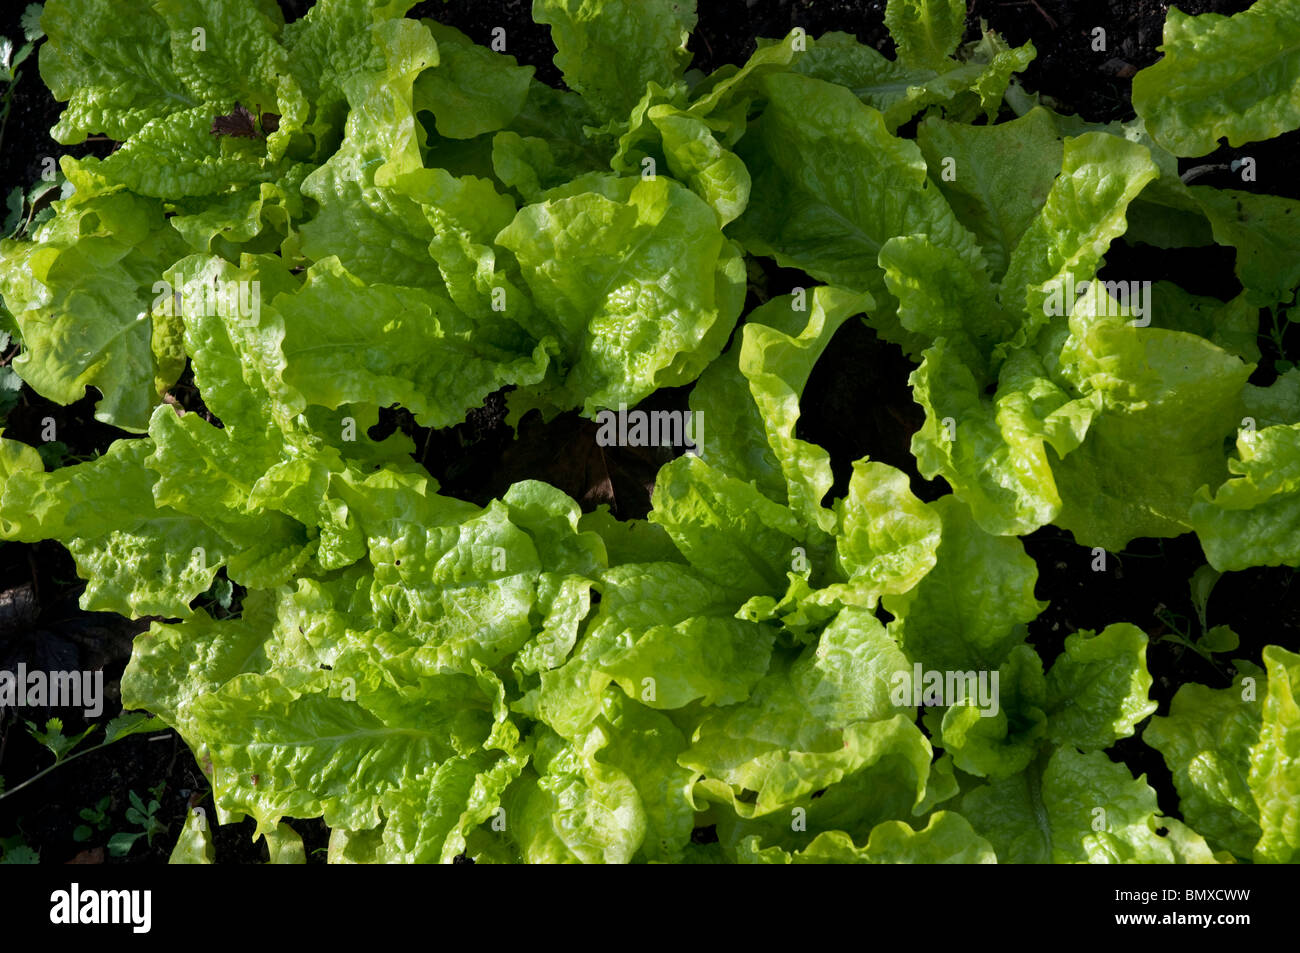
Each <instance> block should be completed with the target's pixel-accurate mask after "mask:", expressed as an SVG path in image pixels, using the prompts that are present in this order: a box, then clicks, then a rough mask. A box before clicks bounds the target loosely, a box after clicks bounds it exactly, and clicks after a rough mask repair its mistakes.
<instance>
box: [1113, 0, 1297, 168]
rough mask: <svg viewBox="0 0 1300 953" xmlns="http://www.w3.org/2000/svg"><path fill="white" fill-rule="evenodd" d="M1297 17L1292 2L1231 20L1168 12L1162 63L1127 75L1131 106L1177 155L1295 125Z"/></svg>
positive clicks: (1256, 7)
mask: <svg viewBox="0 0 1300 953" xmlns="http://www.w3.org/2000/svg"><path fill="white" fill-rule="evenodd" d="M1298 48H1300V19H1297V17H1296V10H1295V4H1294V2H1293V0H1259V2H1258V3H1255V4H1253V5H1252V6H1251V7H1250V9H1248V10H1243V11H1242V12H1241V13H1238V14H1236V15H1235V16H1223V15H1222V14H1218V13H1206V14H1202V15H1201V16H1194V17H1193V16H1188V15H1187V14H1185V13H1183V12H1182V11H1181V10H1179V9H1178V8H1177V7H1171V8H1170V10H1169V15H1168V17H1167V18H1166V19H1165V33H1164V45H1163V46H1161V47H1160V49H1161V50H1162V51H1163V52H1164V54H1165V55H1164V58H1163V59H1161V60H1160V61H1159V62H1158V63H1156V64H1155V65H1154V66H1149V67H1147V68H1146V69H1144V70H1142V71H1141V72H1140V73H1138V74H1137V75H1136V76H1134V77H1133V107H1134V109H1136V110H1137V114H1138V115H1139V116H1141V117H1142V119H1143V120H1144V121H1145V122H1146V124H1147V128H1148V129H1150V130H1151V135H1152V136H1153V137H1154V138H1155V140H1156V141H1157V142H1159V143H1160V144H1161V145H1162V146H1164V147H1165V148H1166V149H1169V150H1170V151H1171V152H1173V153H1174V154H1175V155H1180V156H1201V155H1205V154H1206V153H1208V152H1213V151H1214V150H1215V148H1216V147H1217V146H1218V143H1219V140H1220V139H1222V138H1225V137H1226V138H1227V140H1228V144H1229V145H1232V146H1240V145H1243V144H1245V143H1247V142H1254V141H1257V140H1260V139H1272V138H1273V137H1274V136H1277V135H1281V134H1282V133H1284V132H1287V131H1289V130H1291V129H1295V128H1297V127H1300V104H1297V103H1296V102H1295V97H1294V95H1293V93H1294V91H1295V86H1296V83H1297V82H1300V52H1297V49H1298Z"/></svg>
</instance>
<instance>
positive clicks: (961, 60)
mask: <svg viewBox="0 0 1300 953" xmlns="http://www.w3.org/2000/svg"><path fill="white" fill-rule="evenodd" d="M695 6H696V5H695V4H693V3H690V2H687V0H673V2H670V0H645V2H637V3H633V2H631V0H627V2H623V0H607V2H605V3H603V4H588V5H586V6H585V7H583V8H582V9H583V10H590V9H593V8H597V7H599V8H602V12H601V14H600V15H598V16H596V17H594V18H592V19H584V16H583V14H582V13H581V12H579V7H580V5H579V4H578V3H577V2H576V0H538V2H537V3H535V4H534V3H525V2H522V0H495V2H475V3H469V2H449V3H446V4H444V3H441V2H430V3H421V4H417V5H414V6H413V7H411V8H410V10H409V11H407V12H406V15H405V16H404V17H403V16H402V15H401V14H402V11H397V12H395V13H394V12H392V11H389V12H387V13H385V12H381V11H372V10H371V9H370V7H369V5H367V4H365V3H362V2H360V0H335V2H326V3H321V4H317V5H315V6H313V5H311V4H309V3H305V2H296V0H295V2H290V0H283V2H281V3H280V4H279V6H278V9H277V8H276V6H275V5H273V4H270V3H257V4H236V3H234V2H228V0H205V2H204V3H200V4H198V5H196V6H194V9H193V10H184V11H182V10H181V9H180V8H179V7H178V6H174V5H166V4H164V5H162V8H161V9H159V10H156V11H155V10H153V9H146V10H144V11H143V12H141V13H140V14H139V16H138V17H136V18H134V19H132V20H130V21H129V22H128V21H122V22H117V21H116V20H115V19H114V17H113V16H112V13H111V10H112V8H111V4H109V3H108V2H107V0H50V3H49V4H48V5H47V9H46V10H45V12H44V15H43V16H42V17H41V19H40V20H39V29H38V26H37V24H38V21H37V20H36V19H35V16H34V15H32V14H29V15H28V16H27V18H26V19H25V20H24V21H19V19H18V18H17V16H16V15H15V16H14V17H13V18H12V19H11V20H10V21H8V22H6V23H5V34H4V35H7V36H11V37H17V36H21V35H23V30H24V29H27V30H28V31H29V35H30V36H31V37H32V41H31V42H33V43H34V44H37V45H36V47H35V53H33V54H32V56H31V58H28V59H27V60H26V61H25V63H24V64H23V65H22V66H21V70H22V72H23V74H24V75H23V76H21V77H20V78H19V79H18V80H17V81H15V82H14V83H12V84H11V86H10V89H9V100H8V103H9V105H8V113H7V115H8V117H9V118H8V122H7V125H6V127H5V130H4V133H3V136H4V139H3V145H4V147H5V148H4V149H3V150H0V155H3V164H2V165H0V183H4V184H5V185H6V186H7V187H6V190H5V191H6V194H10V189H11V188H12V189H13V190H15V191H14V192H13V194H12V196H11V198H10V203H11V205H10V209H11V214H10V219H9V222H8V224H7V225H6V229H7V232H6V234H7V235H8V236H9V237H8V238H7V239H6V240H5V241H4V242H3V244H0V295H2V296H3V300H4V305H5V309H6V310H5V311H4V312H3V313H0V321H3V324H4V330H6V332H7V334H8V336H9V337H8V338H7V340H8V341H9V343H8V344H7V346H6V348H5V350H4V352H3V354H2V355H0V402H3V403H0V409H3V410H4V411H5V414H4V418H3V421H2V422H0V427H2V428H3V436H2V437H0V538H3V539H5V540H6V542H4V543H3V544H0V672H3V671H13V670H16V669H17V667H18V665H19V664H22V665H23V666H25V667H26V669H28V670H40V671H49V672H56V671H57V672H77V673H95V672H98V673H102V676H103V684H104V691H103V696H102V699H100V701H101V702H102V705H101V706H100V707H101V710H100V711H98V712H97V713H95V714H93V715H88V714H83V712H82V710H81V708H80V707H75V708H74V707H72V706H67V705H62V706H58V705H50V704H45V703H44V702H42V703H40V704H26V705H22V706H19V707H16V708H14V707H9V708H5V710H4V712H3V715H0V776H3V778H4V779H5V785H6V787H5V788H4V789H3V790H0V862H4V863H26V862H35V861H37V860H39V861H40V862H45V863H163V862H166V861H168V860H170V861H172V862H176V863H203V862H212V861H213V860H215V861H216V862H220V863H265V862H268V861H269V862H275V863H303V862H305V863H320V862H325V861H327V860H328V861H330V862H341V863H347V862H361V863H374V862H385V861H387V862H404V863H415V862H418V863H425V862H439V861H441V862H453V861H454V862H462V863H463V862H475V863H482V862H559V861H582V862H628V861H635V862H641V861H652V862H653V861H657V862H673V863H683V862H692V863H731V862H777V863H788V862H884V863H937V862H1003V863H1041V862H1085V863H1103V862H1114V861H1117V860H1118V861H1125V862H1142V863H1174V862H1178V863H1248V862H1256V863H1277V862H1294V861H1296V860H1297V858H1300V828H1297V827H1296V821H1295V816H1294V811H1288V810H1287V808H1286V804H1287V803H1289V802H1291V801H1294V799H1295V798H1296V797H1297V796H1300V768H1297V767H1296V765H1295V763H1294V760H1293V759H1291V758H1290V755H1289V754H1288V753H1289V752H1291V751H1293V749H1294V746H1295V738H1296V733H1297V732H1300V725H1298V724H1297V723H1296V722H1295V711H1296V691H1297V689H1296V680H1297V679H1300V656H1297V654H1296V653H1297V652H1300V586H1297V585H1296V583H1295V575H1296V574H1295V568H1296V567H1297V566H1300V542H1297V540H1298V539H1300V536H1297V534H1296V533H1295V532H1294V529H1293V527H1294V526H1295V525H1297V524H1296V516H1295V514H1296V513H1300V477H1298V476H1297V473H1296V468H1297V466H1300V462H1298V461H1300V436H1297V434H1300V369H1297V362H1300V332H1297V331H1296V327H1295V324H1296V322H1294V321H1293V320H1292V315H1293V313H1294V308H1295V291H1296V288H1297V286H1300V269H1297V266H1296V264H1295V263H1296V262H1297V261H1300V186H1297V179H1296V175H1295V173H1296V171H1297V169H1296V165H1295V160H1294V158H1293V157H1294V154H1295V150H1296V146H1297V143H1300V133H1297V132H1296V131H1295V130H1296V128H1297V127H1300V114H1297V113H1296V111H1295V106H1294V104H1293V103H1290V102H1289V101H1288V100H1287V97H1286V95H1285V93H1286V90H1287V88H1288V87H1287V86H1286V82H1287V79H1286V77H1289V76H1294V75H1296V74H1297V72H1300V60H1298V59H1297V55H1296V54H1295V53H1294V49H1295V47H1296V43H1290V44H1289V45H1288V37H1289V36H1291V34H1292V33H1294V30H1295V29H1296V28H1295V27H1294V26H1293V25H1291V24H1292V23H1293V22H1300V3H1297V2H1296V0H1259V2H1257V3H1254V4H1251V3H1249V2H1246V0H1204V2H1188V3H1187V4H1185V5H1182V6H1179V7H1178V9H1177V10H1175V11H1170V9H1169V7H1168V5H1167V4H1164V3H1158V2H1148V0H1136V2H1127V0H1114V2H1108V3H1101V4H1096V5H1092V6H1089V7H1086V8H1085V7H1084V6H1081V5H1078V4H1070V3H1067V2H1065V0H1036V2H1035V0H1030V2H1026V3H1003V2H996V0H973V2H971V3H969V4H965V5H963V4H961V3H959V2H952V3H950V2H948V0H891V2H890V3H888V4H887V3H885V2H883V0H881V2H867V3H862V2H849V0H831V2H823V0H818V2H813V0H757V2H751V0H708V2H704V3H700V4H699V9H698V10H696V9H695ZM963 6H964V7H965V8H964V9H963ZM1085 10H1086V12H1084V11H1085ZM1230 16H1231V17H1233V18H1232V19H1231V20H1229V19H1228V17H1230ZM1162 30H1163V31H1164V32H1163V34H1162ZM42 31H43V32H44V33H47V34H49V35H48V36H44V37H43V36H42V35H41V34H42ZM1288 31H1290V32H1288ZM1202 37H1209V38H1210V39H1209V40H1208V41H1203V40H1202V39H1201V38H1202ZM1162 43H1163V48H1162ZM95 44H98V45H95ZM92 47H93V49H92ZM133 49H134V50H139V49H156V50H157V51H158V55H157V60H156V61H154V62H150V63H148V64H141V63H139V62H138V58H136V59H133V58H132V56H131V55H128V53H129V52H130V50H133ZM1162 53H1163V57H1164V59H1163V60H1162ZM37 58H39V63H40V73H39V75H38V74H37V70H36V63H37ZM1189 77H1190V78H1189ZM1206 77H1210V79H1214V78H1215V77H1220V78H1221V80H1220V81H1219V84H1218V85H1228V84H1229V83H1230V82H1231V83H1235V84H1236V85H1231V86H1229V88H1230V90H1231V93H1230V94H1229V93H1225V94H1220V93H1217V92H1216V91H1215V90H1216V89H1217V88H1218V86H1216V84H1215V83H1214V82H1211V81H1210V79H1206ZM51 91H53V92H51ZM56 97H57V98H56ZM51 127H53V129H52V131H51ZM1224 140H1226V142H1225V141H1224ZM48 157H56V158H58V159H59V172H58V175H57V176H55V177H53V178H52V179H50V178H43V174H46V173H48V172H49V169H50V165H49V163H47V162H46V159H47V158H48ZM42 183H44V184H43V185H42ZM1290 216H1294V219H1295V220H1294V221H1293V220H1292V219H1291V218H1290ZM1088 282H1092V284H1091V285H1089V286H1088V287H1086V289H1085V288H1084V286H1085V284H1086V283H1088ZM1076 288H1080V289H1084V290H1082V291H1076ZM205 289H214V290H213V291H210V292H207V293H205ZM1130 295H1131V297H1130ZM651 421H652V422H653V423H654V426H655V427H656V428H658V427H660V426H662V427H663V428H664V432H670V433H672V434H673V436H672V437H671V439H669V440H666V441H665V440H656V439H653V438H652V437H650V436H648V435H647V434H648V431H638V429H637V428H638V427H641V426H642V425H643V424H647V423H648V422H651ZM701 422H702V423H701ZM693 428H694V429H693ZM963 673H969V674H970V676H971V678H972V681H971V682H970V684H969V691H967V692H966V693H965V694H964V695H963V693H962V692H961V691H958V692H957V694H956V695H954V694H953V689H954V686H958V687H960V685H961V684H962V675H963ZM931 676H936V677H937V685H936V683H935V681H934V680H933V679H932V678H931ZM918 679H919V681H918ZM976 686H978V688H977V687H976ZM932 689H933V693H932ZM124 712H125V714H124ZM146 713H148V714H147V715H146ZM51 719H57V723H51ZM87 731H89V734H87V735H86V736H85V738H84V740H81V741H79V742H78V741H76V739H78V738H79V737H80V736H82V734H83V733H85V732H87ZM105 740H107V741H108V743H106V744H103V746H102V747H99V748H94V746H95V745H98V744H101V743H103V742H104V741H105ZM92 748H94V750H91V749H92ZM55 761H57V762H60V763H58V764H57V765H56V766H54V767H53V769H52V770H47V769H50V768H51V764H52V762H55ZM64 761H66V762H67V763H66V764H63V763H62V762H64ZM27 782H30V783H27ZM20 785H21V789H20ZM6 792H7V793H6ZM1098 812H1100V814H1098Z"/></svg>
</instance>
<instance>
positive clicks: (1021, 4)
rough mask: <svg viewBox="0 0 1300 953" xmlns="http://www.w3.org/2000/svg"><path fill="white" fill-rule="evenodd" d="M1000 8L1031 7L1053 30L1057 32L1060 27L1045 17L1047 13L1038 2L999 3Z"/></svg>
mask: <svg viewBox="0 0 1300 953" xmlns="http://www.w3.org/2000/svg"><path fill="white" fill-rule="evenodd" d="M998 6H1001V7H1033V8H1034V9H1035V10H1037V11H1038V12H1039V13H1041V14H1042V15H1043V19H1044V20H1046V21H1047V23H1048V25H1049V26H1050V27H1051V28H1052V29H1053V30H1059V29H1060V28H1061V25H1060V24H1059V23H1057V22H1056V21H1055V20H1053V19H1052V18H1051V17H1050V16H1048V15H1047V11H1046V10H1044V9H1043V8H1042V7H1040V6H1039V5H1038V0H1015V2H1006V3H999V4H998Z"/></svg>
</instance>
